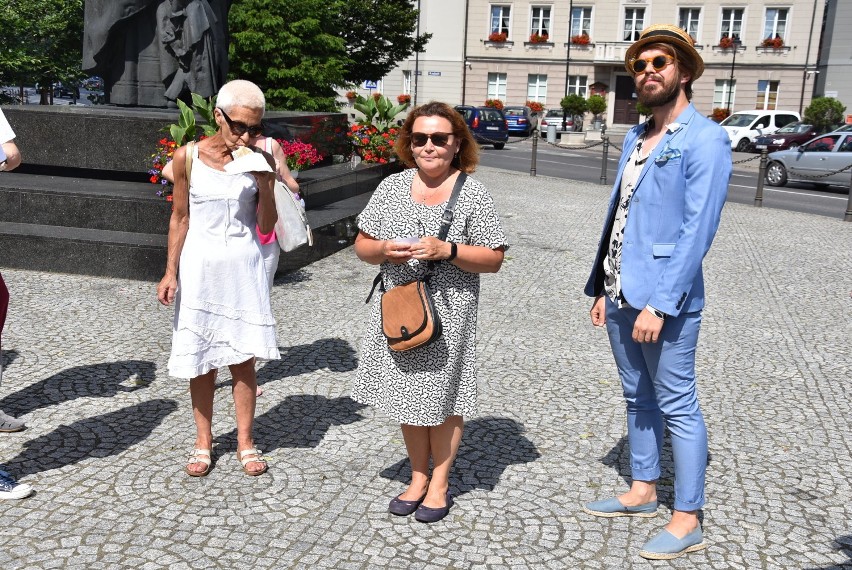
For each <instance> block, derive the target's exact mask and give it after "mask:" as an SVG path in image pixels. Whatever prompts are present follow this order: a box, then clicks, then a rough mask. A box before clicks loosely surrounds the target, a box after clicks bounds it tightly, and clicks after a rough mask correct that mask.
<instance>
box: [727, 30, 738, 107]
mask: <svg viewBox="0 0 852 570" xmlns="http://www.w3.org/2000/svg"><path fill="white" fill-rule="evenodd" d="M739 47H740V40H739V39H735V40H734V57H733V59H732V60H731V79H730V80H729V81H728V115H730V114H731V113H733V112H734V110H733V109H732V108H731V105H732V104H733V101H732V97H733V95H734V67H736V65H737V50H738V49H739Z"/></svg>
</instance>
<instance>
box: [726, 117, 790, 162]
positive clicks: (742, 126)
mask: <svg viewBox="0 0 852 570" xmlns="http://www.w3.org/2000/svg"><path fill="white" fill-rule="evenodd" d="M799 120H801V117H800V116H799V114H798V113H797V112H795V111H763V110H756V111H737V112H736V113H733V114H732V115H731V116H730V117H728V118H727V119H725V120H724V121H722V122H721V123H719V124H720V125H721V126H722V127H723V128H724V129H725V130H726V131H727V132H728V138H730V139H731V148H732V149H734V150H736V151H739V152H746V151H747V150H749V148H750V147H751V145H752V144H753V143H754V140H755V139H756V138H757V137H759V136H763V135H770V134H772V133H774V132H775V131H777V130H778V129H780V128H781V127H785V126H787V125H789V124H790V123H794V122H796V121H799Z"/></svg>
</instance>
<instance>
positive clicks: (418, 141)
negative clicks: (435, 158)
mask: <svg viewBox="0 0 852 570" xmlns="http://www.w3.org/2000/svg"><path fill="white" fill-rule="evenodd" d="M451 136H453V133H430V134H428V135H427V134H426V133H411V144H413V145H414V146H426V141H432V144H433V145H435V146H447V143H448V142H449V140H450V137H451Z"/></svg>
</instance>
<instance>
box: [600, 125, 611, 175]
mask: <svg viewBox="0 0 852 570" xmlns="http://www.w3.org/2000/svg"><path fill="white" fill-rule="evenodd" d="M605 133H606V129H602V130H601V138H602V139H603V160H601V184H606V161H607V156H608V155H609V136H608V135H606V134H605Z"/></svg>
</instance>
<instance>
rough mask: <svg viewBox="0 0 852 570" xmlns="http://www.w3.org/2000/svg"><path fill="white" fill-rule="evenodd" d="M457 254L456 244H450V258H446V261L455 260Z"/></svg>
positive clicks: (457, 247)
mask: <svg viewBox="0 0 852 570" xmlns="http://www.w3.org/2000/svg"><path fill="white" fill-rule="evenodd" d="M458 253H459V246H458V244H457V243H456V242H453V241H451V242H450V257H448V258H447V261H452V260H454V259H455V258H456V256H457V255H458Z"/></svg>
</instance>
